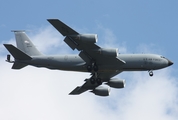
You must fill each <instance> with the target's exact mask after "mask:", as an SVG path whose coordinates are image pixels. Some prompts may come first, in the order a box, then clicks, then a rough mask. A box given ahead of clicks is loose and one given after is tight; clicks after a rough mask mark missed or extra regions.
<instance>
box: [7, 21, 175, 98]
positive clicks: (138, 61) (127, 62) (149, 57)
mask: <svg viewBox="0 0 178 120" xmlns="http://www.w3.org/2000/svg"><path fill="white" fill-rule="evenodd" d="M48 21H49V22H50V23H51V24H52V25H53V26H54V27H55V28H56V29H57V30H58V31H59V32H60V33H61V34H62V35H63V36H64V37H65V38H64V42H66V43H67V44H68V46H69V47H70V48H71V49H73V50H74V49H77V50H78V51H79V52H80V53H79V54H78V55H58V56H53V55H44V54H42V53H40V52H39V51H38V50H37V48H36V47H35V46H34V44H33V43H32V42H31V41H30V39H29V38H28V37H27V35H26V33H25V31H19V30H14V31H13V32H14V34H15V38H16V44H17V48H16V47H15V46H13V45H11V44H4V46H5V47H6V48H7V50H8V51H9V52H10V53H11V55H12V56H13V57H14V60H13V61H11V59H10V55H7V60H6V61H7V62H9V63H13V66H12V69H21V68H23V67H25V66H27V65H32V66H35V67H45V68H49V69H52V70H56V69H58V70H66V71H78V72H90V73H91V77H90V78H87V79H85V83H84V84H83V85H82V86H78V87H76V88H75V89H74V90H73V91H72V92H71V93H69V94H70V95H78V94H81V93H83V92H85V91H87V90H89V91H90V92H92V93H94V94H95V95H99V96H108V95H109V93H110V87H113V88H124V86H125V80H122V79H118V78H113V77H114V76H116V75H117V74H119V73H121V72H123V71H148V72H149V75H150V76H153V70H158V69H162V68H165V67H168V66H170V65H172V64H173V62H171V61H170V60H169V59H167V58H165V57H163V56H161V55H156V54H118V49H115V48H101V47H99V46H98V45H96V44H95V43H96V42H97V35H96V34H80V33H78V32H76V31H75V30H73V29H72V28H70V27H69V26H67V25H66V24H64V23H63V22H61V21H60V20H58V19H48ZM44 42H45V41H44ZM108 42H109V41H108ZM104 84H105V85H104ZM109 86H110V87H109Z"/></svg>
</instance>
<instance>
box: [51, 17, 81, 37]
mask: <svg viewBox="0 0 178 120" xmlns="http://www.w3.org/2000/svg"><path fill="white" fill-rule="evenodd" d="M48 22H50V23H51V24H52V25H53V26H54V27H55V28H56V29H57V30H58V31H59V32H60V33H61V34H62V35H63V36H67V35H77V34H79V33H78V32H76V31H75V30H73V29H72V28H70V27H69V26H67V25H66V24H64V23H63V22H61V21H60V20H58V19H48Z"/></svg>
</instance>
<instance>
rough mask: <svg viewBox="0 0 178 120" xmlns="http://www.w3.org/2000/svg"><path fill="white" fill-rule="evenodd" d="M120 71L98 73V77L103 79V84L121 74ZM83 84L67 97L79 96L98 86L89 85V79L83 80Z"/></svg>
mask: <svg viewBox="0 0 178 120" xmlns="http://www.w3.org/2000/svg"><path fill="white" fill-rule="evenodd" d="M121 72H122V71H112V72H103V73H99V76H100V77H101V78H105V79H103V82H108V81H109V79H110V78H112V77H114V76H115V75H117V74H119V73H121ZM84 81H85V83H84V84H83V85H82V86H77V87H76V88H75V89H74V90H73V91H72V92H70V93H69V95H79V94H81V93H83V92H85V91H87V90H93V89H95V88H96V87H98V86H99V85H98V84H91V82H90V79H85V80H84Z"/></svg>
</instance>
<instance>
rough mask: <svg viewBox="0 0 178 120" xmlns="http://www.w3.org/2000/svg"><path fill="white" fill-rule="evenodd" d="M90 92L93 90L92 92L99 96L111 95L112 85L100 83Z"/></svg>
mask: <svg viewBox="0 0 178 120" xmlns="http://www.w3.org/2000/svg"><path fill="white" fill-rule="evenodd" d="M90 92H92V93H94V94H95V95H98V96H109V93H110V87H109V86H104V85H100V86H98V87H96V88H95V89H94V90H92V91H90Z"/></svg>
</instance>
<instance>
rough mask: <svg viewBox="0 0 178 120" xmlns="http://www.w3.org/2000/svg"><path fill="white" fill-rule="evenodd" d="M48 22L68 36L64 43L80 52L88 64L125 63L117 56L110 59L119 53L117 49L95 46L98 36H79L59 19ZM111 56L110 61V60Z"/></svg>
mask: <svg viewBox="0 0 178 120" xmlns="http://www.w3.org/2000/svg"><path fill="white" fill-rule="evenodd" d="M48 21H49V22H50V23H51V24H52V25H53V26H54V27H55V28H56V29H57V30H58V31H59V32H60V33H61V34H62V35H63V36H66V37H65V39H64V41H65V42H66V43H67V44H68V45H69V47H71V49H73V50H74V49H77V50H79V51H80V53H79V56H80V57H81V58H82V59H83V60H84V61H85V62H86V63H91V61H95V62H97V65H98V66H100V65H106V64H109V63H112V64H115V65H119V66H120V65H123V64H125V61H123V60H121V59H119V58H117V57H116V56H114V57H110V54H113V53H114V52H116V53H117V51H116V49H103V48H100V47H99V46H97V45H96V44H95V42H97V35H95V34H79V33H78V32H76V31H75V30H73V29H72V28H70V27H69V26H67V25H66V24H64V23H63V22H61V21H60V20H58V19H48ZM108 56H109V59H108Z"/></svg>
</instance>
